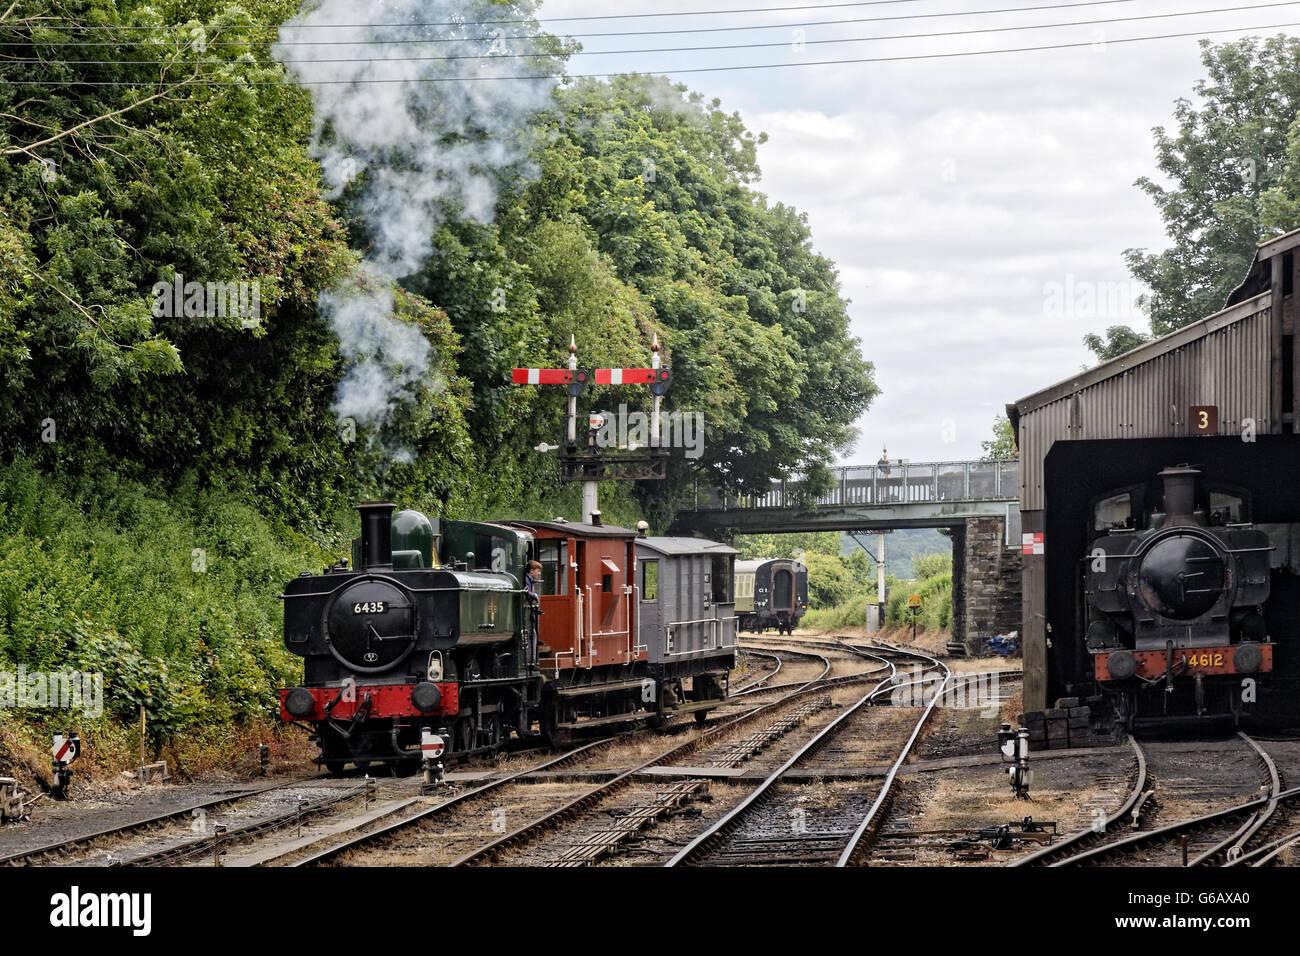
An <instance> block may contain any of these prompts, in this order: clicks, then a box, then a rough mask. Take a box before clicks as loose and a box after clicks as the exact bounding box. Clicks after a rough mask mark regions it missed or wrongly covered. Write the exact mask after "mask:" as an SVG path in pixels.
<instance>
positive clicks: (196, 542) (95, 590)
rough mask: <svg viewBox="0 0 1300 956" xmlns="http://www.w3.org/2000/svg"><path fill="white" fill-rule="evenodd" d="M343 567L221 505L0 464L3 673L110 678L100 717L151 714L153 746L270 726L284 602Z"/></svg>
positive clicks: (291, 667) (284, 655)
mask: <svg viewBox="0 0 1300 956" xmlns="http://www.w3.org/2000/svg"><path fill="white" fill-rule="evenodd" d="M333 557H334V551H333V550H332V549H330V548H328V547H326V545H325V544H323V543H320V542H314V541H310V540H307V539H306V538H304V537H302V536H301V535H298V534H295V533H294V532H291V531H289V530H287V529H286V528H284V527H276V526H273V525H272V524H271V523H270V522H269V521H267V520H266V519H265V518H263V517H261V516H260V515H258V514H257V513H256V512H255V511H254V510H253V509H252V508H250V507H249V506H248V505H247V504H245V503H243V502H241V501H239V500H237V499H235V498H233V497H230V496H228V495H226V494H223V493H220V492H216V491H200V490H197V489H196V488H194V487H193V486H183V487H181V488H179V489H177V490H176V491H174V492H172V493H171V494H170V495H164V494H163V493H162V492H160V491H158V490H156V489H151V488H149V487H147V486H145V485H143V484H140V483H138V482H134V481H130V480H127V479H123V478H120V477H118V476H114V475H112V474H105V473H101V474H100V475H99V476H97V477H95V478H90V477H81V478H76V479H73V478H66V477H51V476H48V475H43V474H41V473H39V472H38V471H37V470H36V469H35V468H34V467H33V466H31V465H30V464H29V463H25V462H22V461H19V462H16V463H14V464H12V465H8V466H0V667H2V668H5V669H11V668H14V667H16V666H17V665H19V664H22V665H24V666H25V667H26V668H27V669H28V670H29V671H32V670H45V671H63V670H81V671H85V672H88V673H98V674H102V675H103V678H104V698H105V699H104V709H105V715H106V716H110V717H113V716H115V717H117V718H119V719H121V720H123V721H131V720H134V719H135V715H136V714H137V713H138V708H139V707H140V706H141V705H144V707H145V711H146V714H147V716H148V722H149V726H150V728H151V729H152V731H153V734H154V736H155V739H161V738H163V737H166V736H170V735H173V734H176V733H180V732H182V731H186V730H190V729H193V728H198V727H215V726H220V725H225V724H228V723H231V722H238V721H247V720H253V719H257V718H269V717H272V716H273V715H274V712H275V700H276V695H275V691H276V689H277V688H278V687H280V686H283V684H284V683H285V682H286V681H290V680H292V679H293V675H294V673H295V672H296V666H295V665H296V664H297V659H296V658H294V657H293V656H292V655H290V654H289V653H288V652H287V651H286V650H285V649H284V646H283V645H282V643H281V640H280V632H281V615H282V610H281V607H280V602H279V599H278V595H279V593H280V589H281V588H282V586H283V584H284V582H285V581H287V580H288V579H290V578H291V577H293V576H295V575H296V574H298V573H299V572H300V571H303V570H306V569H308V568H319V567H323V566H324V565H325V564H327V563H328V562H329V561H330V560H331V559H332V558H333Z"/></svg>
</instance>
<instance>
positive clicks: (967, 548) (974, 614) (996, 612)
mask: <svg viewBox="0 0 1300 956" xmlns="http://www.w3.org/2000/svg"><path fill="white" fill-rule="evenodd" d="M954 531H955V533H954V535H953V580H952V584H953V595H952V636H953V640H954V641H962V642H964V643H965V644H966V646H967V647H968V648H969V649H970V650H971V651H972V652H974V651H978V650H979V642H980V639H981V638H982V637H991V636H992V635H994V634H1005V633H1007V632H1008V631H1019V630H1020V628H1021V613H1020V587H1021V582H1020V548H1019V544H1018V543H1017V545H1016V546H1014V547H1010V548H1008V547H1007V546H1006V523H1005V521H1004V519H1002V518H967V519H966V523H965V525H964V526H961V527H958V528H956V529H954Z"/></svg>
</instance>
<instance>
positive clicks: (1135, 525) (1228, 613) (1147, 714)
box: [1007, 230, 1300, 724]
mask: <svg viewBox="0 0 1300 956" xmlns="http://www.w3.org/2000/svg"><path fill="white" fill-rule="evenodd" d="M1298 247H1300V230H1298V231H1296V232H1293V233H1289V234H1287V235H1285V236H1279V237H1278V238H1276V239H1272V240H1270V241H1268V242H1266V243H1263V244H1262V245H1261V246H1260V247H1259V250H1258V252H1257V254H1256V257H1255V261H1254V263H1253V264H1252V267H1251V270H1250V272H1249V274H1248V276H1247V277H1246V279H1245V281H1244V282H1243V283H1242V284H1241V286H1240V287H1238V289H1237V290H1236V291H1234V292H1233V293H1232V295H1231V296H1230V297H1229V300H1228V303H1227V306H1226V307H1225V308H1224V309H1223V310H1222V311H1220V312H1218V313H1215V314H1214V315H1211V316H1208V317H1206V318H1204V319H1202V320H1200V321H1199V322H1194V323H1192V324H1190V325H1188V326H1185V327H1183V328H1181V329H1178V330H1177V331H1175V332H1172V333H1170V334H1168V335H1166V336H1163V337H1162V338H1159V339H1156V340H1154V341H1151V342H1148V343H1145V344H1143V345H1141V346H1139V347H1138V348H1136V349H1134V350H1132V351H1131V352H1128V353H1126V354H1124V355H1121V356H1119V357H1117V358H1114V359H1111V360H1110V361H1107V362H1104V363H1102V364H1101V365H1099V366H1097V367H1095V368H1091V369H1087V370H1086V371H1083V372H1080V373H1078V374H1076V375H1073V376H1071V377H1070V378H1068V379H1065V380H1064V381H1061V382H1058V383H1057V384H1055V385H1052V386H1050V387H1048V388H1045V389H1043V390H1041V391H1039V392H1036V393H1035V394H1033V395H1030V396H1028V397H1027V398H1023V399H1021V400H1019V401H1018V402H1016V403H1015V404H1013V405H1009V406H1008V407H1007V411H1008V415H1009V417H1010V419H1011V422H1012V425H1013V427H1014V428H1015V430H1016V441H1017V445H1018V448H1019V452H1020V465H1021V467H1020V476H1021V488H1020V520H1021V531H1022V535H1023V543H1022V553H1021V558H1022V628H1023V638H1024V640H1023V645H1022V646H1023V653H1024V662H1025V663H1024V668H1025V683H1024V704H1025V710H1026V712H1029V713H1032V712H1036V711H1043V710H1046V709H1048V708H1051V707H1053V706H1063V705H1061V704H1060V703H1059V702H1060V701H1061V700H1063V699H1069V698H1076V697H1077V698H1086V699H1090V700H1091V702H1092V703H1093V704H1094V705H1096V704H1097V703H1100V702H1102V701H1105V702H1107V703H1109V705H1110V708H1111V709H1112V710H1113V712H1114V713H1115V714H1116V715H1117V716H1118V717H1120V718H1121V719H1122V720H1123V721H1124V722H1125V723H1128V724H1142V723H1146V722H1164V721H1167V720H1170V719H1173V720H1176V721H1178V722H1180V723H1186V722H1188V721H1201V720H1212V719H1229V720H1232V721H1241V720H1243V719H1251V718H1264V717H1268V718H1270V719H1272V718H1281V719H1282V720H1284V721H1286V722H1288V723H1294V722H1296V721H1297V720H1300V483H1298V482H1297V481H1296V476H1297V475H1300V434H1298V431H1300V335H1297V332H1298V331H1300V297H1298V296H1297V295H1296V290H1297V289H1298V288H1300V283H1297V281H1296V279H1297V275H1296V273H1297V271H1298V262H1300V260H1297V257H1296V249H1297V248H1298ZM1094 713H1095V711H1094Z"/></svg>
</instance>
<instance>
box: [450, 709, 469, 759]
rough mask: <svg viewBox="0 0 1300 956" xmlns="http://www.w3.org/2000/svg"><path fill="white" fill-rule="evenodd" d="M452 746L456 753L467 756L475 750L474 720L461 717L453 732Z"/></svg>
mask: <svg viewBox="0 0 1300 956" xmlns="http://www.w3.org/2000/svg"><path fill="white" fill-rule="evenodd" d="M452 746H453V747H455V748H456V753H461V754H466V753H469V752H470V751H471V750H473V749H474V718H473V717H461V718H460V719H459V720H457V721H456V726H455V728H454V729H453V730H452Z"/></svg>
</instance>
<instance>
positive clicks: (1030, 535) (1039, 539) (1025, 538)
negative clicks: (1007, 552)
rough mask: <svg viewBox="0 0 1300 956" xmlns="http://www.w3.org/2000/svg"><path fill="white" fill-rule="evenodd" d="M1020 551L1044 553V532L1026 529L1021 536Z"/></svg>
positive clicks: (1022, 552) (1023, 552)
mask: <svg viewBox="0 0 1300 956" xmlns="http://www.w3.org/2000/svg"><path fill="white" fill-rule="evenodd" d="M1020 553H1021V554H1042V553H1043V532H1041V531H1033V532H1029V531H1026V532H1025V533H1024V534H1022V535H1021V536H1020Z"/></svg>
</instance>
